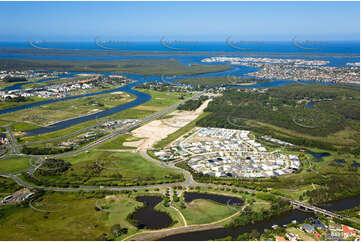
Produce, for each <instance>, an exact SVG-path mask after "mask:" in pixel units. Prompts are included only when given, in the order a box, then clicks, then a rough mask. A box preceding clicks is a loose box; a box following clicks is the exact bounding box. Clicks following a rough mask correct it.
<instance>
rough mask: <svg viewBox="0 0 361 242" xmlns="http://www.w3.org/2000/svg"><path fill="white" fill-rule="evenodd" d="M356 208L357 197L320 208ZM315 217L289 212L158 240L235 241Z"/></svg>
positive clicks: (312, 214)
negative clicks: (253, 233) (229, 237)
mask: <svg viewBox="0 0 361 242" xmlns="http://www.w3.org/2000/svg"><path fill="white" fill-rule="evenodd" d="M356 206H360V198H359V197H351V198H346V199H342V200H339V201H335V202H331V203H329V204H325V205H323V206H322V207H324V208H327V209H328V210H331V211H340V210H344V209H349V208H353V207H356ZM310 217H315V214H314V213H310V212H302V211H299V210H291V211H289V212H285V213H282V214H280V215H277V216H273V217H272V218H270V219H268V220H264V221H262V222H258V223H255V224H249V225H247V226H243V227H237V228H219V229H210V230H203V231H194V232H189V233H182V234H176V235H171V236H167V237H164V238H162V239H160V240H162V241H197V240H198V241H204V240H215V239H220V238H224V237H227V236H232V238H233V239H236V238H237V237H238V236H239V235H240V234H243V233H250V232H251V231H252V230H254V229H255V230H257V231H258V232H259V233H262V232H263V231H264V230H265V229H272V226H273V225H275V224H277V225H279V226H282V225H284V224H289V223H291V222H292V221H293V220H296V221H297V222H301V221H304V220H305V219H307V218H310Z"/></svg>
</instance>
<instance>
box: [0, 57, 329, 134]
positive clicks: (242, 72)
mask: <svg viewBox="0 0 361 242" xmlns="http://www.w3.org/2000/svg"><path fill="white" fill-rule="evenodd" d="M182 64H188V65H190V64H191V63H182ZM257 69H258V68H254V67H247V66H233V67H232V69H229V70H226V71H221V72H213V73H206V74H199V75H192V76H173V77H167V76H148V75H136V74H122V75H124V76H126V77H128V78H131V79H134V80H136V82H134V83H131V84H127V85H125V86H122V87H119V88H115V89H112V90H107V91H100V92H94V93H87V94H82V95H75V96H70V97H65V98H59V99H51V100H46V101H41V102H36V103H31V104H26V105H21V106H17V107H14V108H8V109H3V110H0V115H1V114H6V113H11V112H16V111H20V110H25V109H29V108H34V107H39V106H42V105H46V104H50V103H55V102H61V101H66V100H71V99H77V98H82V97H89V96H96V95H100V94H106V93H111V92H116V91H122V92H126V93H128V94H132V95H134V96H135V98H136V99H135V100H133V101H131V102H129V103H125V104H122V105H119V106H116V107H113V108H110V109H107V110H104V111H100V112H97V113H95V114H90V115H86V116H82V117H78V118H73V119H68V120H64V121H60V122H57V123H55V124H52V125H49V126H47V127H41V128H37V129H33V130H29V131H27V132H26V136H32V135H39V134H44V133H48V132H53V131H57V130H61V129H64V128H68V127H70V126H72V125H75V124H79V123H82V122H86V121H90V120H94V119H97V118H102V117H106V116H109V115H112V114H115V113H118V112H121V111H124V110H127V109H129V108H133V107H136V106H139V105H142V104H144V103H146V102H148V101H150V100H151V99H152V97H151V96H150V95H148V94H146V93H142V92H139V91H136V90H134V89H133V88H134V87H135V86H137V85H139V84H141V83H144V82H154V81H159V82H164V83H171V84H176V85H182V84H179V83H176V82H174V80H179V79H184V78H197V77H216V76H227V75H235V76H240V77H243V78H249V77H248V76H247V75H246V74H247V73H249V72H253V71H256V70H257ZM76 74H77V73H69V74H66V75H60V76H59V77H56V78H45V79H41V80H38V81H34V82H22V83H15V84H14V85H11V86H9V87H6V88H4V89H3V90H6V91H9V90H16V89H22V88H23V85H26V84H33V83H40V82H46V81H50V80H56V79H60V78H63V77H72V76H75V75H76ZM100 74H104V75H110V74H112V73H100ZM291 83H295V82H294V81H290V80H275V79H272V80H270V81H269V82H264V83H258V84H253V85H247V86H238V85H232V86H227V87H229V88H232V87H241V88H268V87H275V86H284V85H287V84H291ZM298 83H316V82H313V81H299V82H298ZM324 84H328V83H324Z"/></svg>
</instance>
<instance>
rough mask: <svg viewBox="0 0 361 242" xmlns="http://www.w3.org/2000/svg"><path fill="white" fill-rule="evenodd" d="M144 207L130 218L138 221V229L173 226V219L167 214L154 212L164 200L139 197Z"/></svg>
mask: <svg viewBox="0 0 361 242" xmlns="http://www.w3.org/2000/svg"><path fill="white" fill-rule="evenodd" d="M136 200H137V201H138V202H142V203H143V204H144V206H143V207H142V208H140V209H138V210H137V211H135V212H134V213H133V214H132V215H131V216H130V218H131V219H133V220H135V221H137V225H136V226H137V227H138V229H143V228H146V229H162V228H167V227H169V226H171V225H172V224H173V221H172V219H171V217H169V215H168V214H167V213H165V212H161V211H157V210H154V207H155V206H156V205H157V204H158V203H160V202H161V201H162V200H163V198H162V197H160V196H139V197H137V198H136Z"/></svg>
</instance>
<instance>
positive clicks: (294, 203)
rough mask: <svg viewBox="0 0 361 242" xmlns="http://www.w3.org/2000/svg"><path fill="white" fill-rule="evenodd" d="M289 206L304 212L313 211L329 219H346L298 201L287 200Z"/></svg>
mask: <svg viewBox="0 0 361 242" xmlns="http://www.w3.org/2000/svg"><path fill="white" fill-rule="evenodd" d="M289 202H290V204H291V205H292V206H293V207H296V208H299V209H303V210H306V211H313V212H316V213H321V214H323V215H326V216H329V217H332V218H338V219H342V220H344V219H346V218H343V217H342V216H340V215H338V214H336V213H333V212H330V211H328V210H326V209H322V208H319V207H316V206H313V205H311V204H307V203H302V202H298V201H295V200H291V199H290V200H289Z"/></svg>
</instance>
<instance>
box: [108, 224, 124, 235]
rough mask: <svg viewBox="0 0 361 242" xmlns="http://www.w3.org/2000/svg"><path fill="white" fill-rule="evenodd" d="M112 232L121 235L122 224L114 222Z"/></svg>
mask: <svg viewBox="0 0 361 242" xmlns="http://www.w3.org/2000/svg"><path fill="white" fill-rule="evenodd" d="M110 232H111V233H112V234H113V235H114V237H119V236H120V235H121V234H122V229H121V228H120V224H114V225H113V226H112V227H111V228H110Z"/></svg>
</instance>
